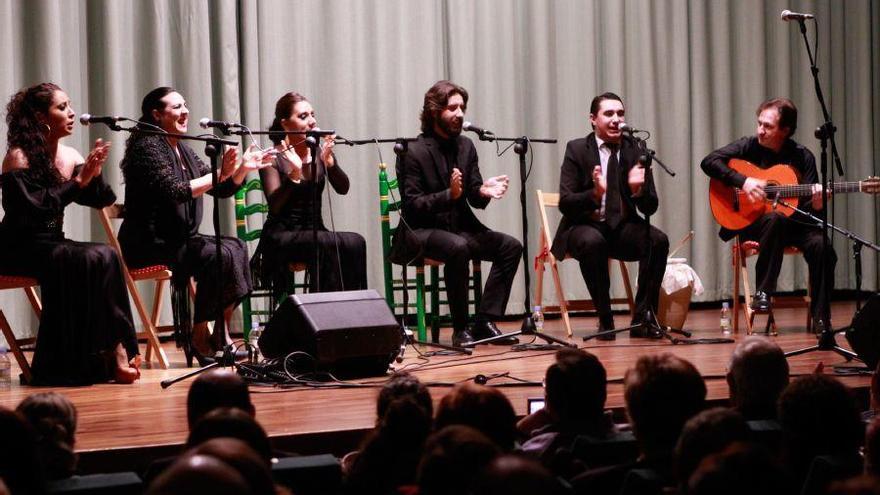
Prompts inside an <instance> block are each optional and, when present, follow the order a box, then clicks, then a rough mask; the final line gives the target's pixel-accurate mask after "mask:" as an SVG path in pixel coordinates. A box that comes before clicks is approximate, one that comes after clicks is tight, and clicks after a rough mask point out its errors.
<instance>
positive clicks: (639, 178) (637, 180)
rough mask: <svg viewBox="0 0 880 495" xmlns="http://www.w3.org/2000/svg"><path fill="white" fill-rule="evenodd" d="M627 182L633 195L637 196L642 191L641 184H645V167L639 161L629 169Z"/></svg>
mask: <svg viewBox="0 0 880 495" xmlns="http://www.w3.org/2000/svg"><path fill="white" fill-rule="evenodd" d="M627 182H628V183H629V190H630V191H631V192H632V195H633V196H638V195H639V193H640V192H642V186H643V185H644V184H645V167H644V166H643V165H642V164H641V163H639V164H638V165H636V166H634V167H633V168H631V169H629V176H628V177H627Z"/></svg>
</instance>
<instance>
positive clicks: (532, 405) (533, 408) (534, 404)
mask: <svg viewBox="0 0 880 495" xmlns="http://www.w3.org/2000/svg"><path fill="white" fill-rule="evenodd" d="M526 404H527V405H528V408H527V410H528V411H529V414H534V413H536V412H538V411H540V410H541V409H544V398H543V397H540V398H538V397H529V398H528V399H526Z"/></svg>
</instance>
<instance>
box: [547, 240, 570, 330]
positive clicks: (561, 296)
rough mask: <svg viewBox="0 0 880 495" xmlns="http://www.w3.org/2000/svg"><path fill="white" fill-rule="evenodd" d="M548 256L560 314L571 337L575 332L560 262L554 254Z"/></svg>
mask: <svg viewBox="0 0 880 495" xmlns="http://www.w3.org/2000/svg"><path fill="white" fill-rule="evenodd" d="M547 258H548V259H549V261H550V274H551V276H552V277H553V287H554V288H555V289H556V300H557V301H558V303H559V314H561V315H562V325H563V326H564V327H565V333H566V334H567V335H568V336H569V337H571V336H572V335H573V334H574V333H573V332H572V329H571V317H570V316H569V314H568V299H566V298H565V292H564V291H563V290H562V279H561V278H560V277H559V263H558V262H557V261H556V257H555V256H553V255H552V254H548V255H547ZM541 278H543V277H541Z"/></svg>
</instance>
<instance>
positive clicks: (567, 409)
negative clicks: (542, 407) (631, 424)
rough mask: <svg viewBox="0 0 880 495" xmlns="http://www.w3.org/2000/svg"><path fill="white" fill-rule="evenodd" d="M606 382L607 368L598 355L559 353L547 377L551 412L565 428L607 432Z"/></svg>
mask: <svg viewBox="0 0 880 495" xmlns="http://www.w3.org/2000/svg"><path fill="white" fill-rule="evenodd" d="M606 380H607V374H606V372H605V367H604V366H602V363H601V362H600V361H599V359H598V358H597V357H596V356H595V355H593V354H590V353H589V352H586V351H582V350H580V349H569V348H566V349H561V350H559V351H557V352H556V362H554V363H553V364H551V365H550V366H549V367H548V368H547V373H546V374H545V376H544V394H545V396H546V398H547V404H546V407H547V411H548V412H549V413H550V415H551V416H552V417H553V420H554V421H555V422H556V423H557V424H558V425H559V426H560V428H561V429H564V430H577V431H581V432H583V433H595V434H605V433H607V430H608V426H609V422H607V421H604V416H605V398H606ZM594 430H595V431H594Z"/></svg>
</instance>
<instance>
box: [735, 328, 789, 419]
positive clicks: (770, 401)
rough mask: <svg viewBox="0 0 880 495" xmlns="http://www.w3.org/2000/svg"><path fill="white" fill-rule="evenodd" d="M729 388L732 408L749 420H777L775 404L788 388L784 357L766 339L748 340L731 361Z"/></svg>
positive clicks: (755, 337) (742, 344)
mask: <svg viewBox="0 0 880 495" xmlns="http://www.w3.org/2000/svg"><path fill="white" fill-rule="evenodd" d="M727 385H728V387H729V388H730V402H731V405H732V406H733V407H734V408H736V409H737V410H738V411H739V412H740V413H742V415H743V416H744V417H745V418H746V419H748V420H752V419H774V418H776V403H777V401H778V400H779V395H780V394H781V393H782V391H783V390H785V387H786V386H787V385H788V361H787V360H786V359H785V354H784V353H783V352H782V349H781V348H780V347H779V346H778V345H777V344H776V343H775V342H773V341H772V340H770V339H767V338H766V337H759V336H757V335H753V336H751V337H747V338H746V339H745V340H743V341H741V342H740V343H739V344H738V345H737V346H736V349H734V351H733V355H732V356H731V358H730V366H729V371H728V372H727Z"/></svg>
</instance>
